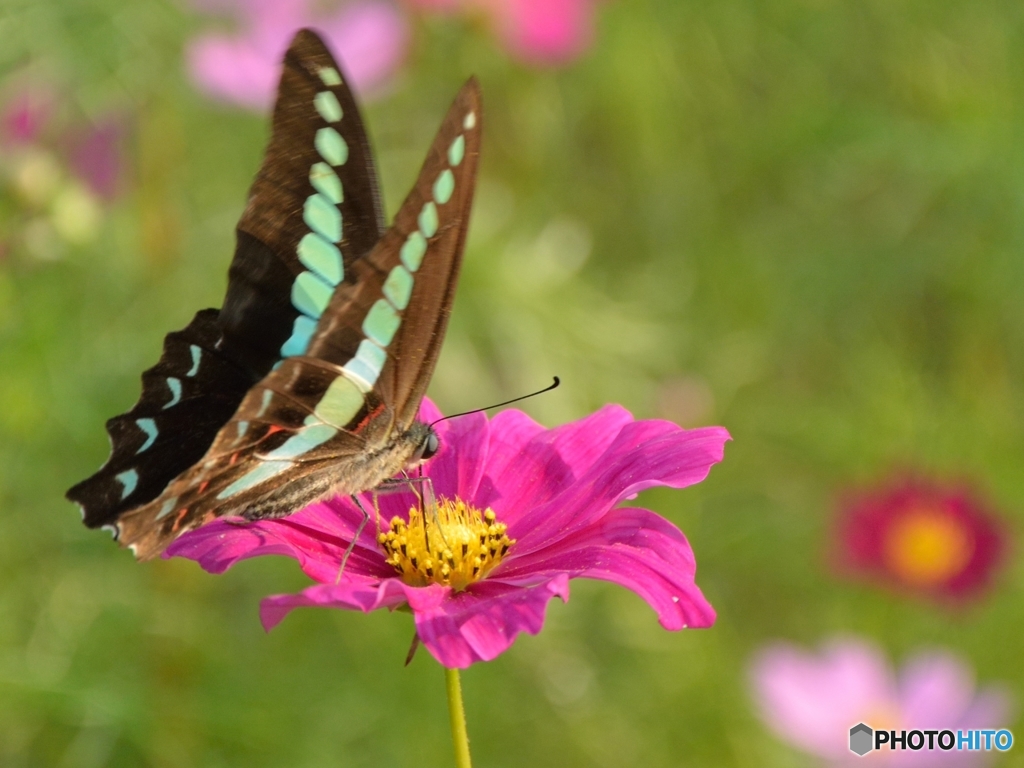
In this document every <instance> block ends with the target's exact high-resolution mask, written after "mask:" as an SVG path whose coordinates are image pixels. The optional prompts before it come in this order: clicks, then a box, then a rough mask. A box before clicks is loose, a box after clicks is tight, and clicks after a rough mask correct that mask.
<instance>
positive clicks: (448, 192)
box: [434, 168, 455, 205]
mask: <svg viewBox="0 0 1024 768" xmlns="http://www.w3.org/2000/svg"><path fill="white" fill-rule="evenodd" d="M454 191H455V176H454V175H453V174H452V172H451V171H450V170H448V169H447V168H445V169H444V170H443V171H441V175H440V176H438V177H437V181H435V182H434V199H435V200H436V201H437V202H438V204H439V205H444V204H445V203H447V202H448V201H449V200H451V199H452V192H454Z"/></svg>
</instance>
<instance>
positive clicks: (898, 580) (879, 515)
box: [837, 477, 1008, 601]
mask: <svg viewBox="0 0 1024 768" xmlns="http://www.w3.org/2000/svg"><path fill="white" fill-rule="evenodd" d="M837 531H838V536H837V544H838V546H839V548H840V552H839V560H840V562H841V564H842V566H843V567H844V568H845V569H846V570H847V571H849V572H851V573H855V574H860V575H864V576H868V577H871V578H874V579H876V580H878V581H880V582H882V583H884V584H887V585H889V586H892V587H895V588H898V589H902V590H905V591H908V592H913V593H917V594H921V595H925V596H928V597H933V598H937V599H945V600H960V601H962V600H965V599H967V598H970V597H975V596H977V595H979V594H980V593H982V592H983V591H984V590H985V589H986V588H987V587H988V586H989V585H990V584H991V581H992V577H993V575H994V573H995V571H996V569H997V568H998V567H999V565H1000V564H1001V563H1002V562H1003V560H1004V559H1005V554H1006V551H1007V549H1008V546H1007V545H1008V542H1007V538H1006V534H1005V533H1004V529H1003V526H1002V525H1001V523H1000V521H999V520H998V518H996V517H995V516H994V515H993V514H992V513H991V512H990V511H989V510H988V509H987V507H986V505H985V504H984V503H983V502H982V501H981V500H980V499H979V498H978V497H977V495H976V494H974V493H972V492H971V491H970V490H968V489H967V488H964V487H945V486H943V485H941V484H939V483H937V482H934V481H931V480H927V479H923V478H914V477H905V478H897V479H895V480H892V481H890V482H888V483H886V484H883V485H882V486H880V487H878V488H875V489H873V490H871V491H868V492H865V493H862V494H859V495H857V496H854V497H851V498H850V499H848V500H847V502H846V503H845V504H844V505H843V509H842V513H841V516H840V520H839V525H838V528H837Z"/></svg>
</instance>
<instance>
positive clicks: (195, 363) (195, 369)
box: [185, 344, 203, 377]
mask: <svg viewBox="0 0 1024 768" xmlns="http://www.w3.org/2000/svg"><path fill="white" fill-rule="evenodd" d="M188 351H189V352H191V353H192V367H191V368H189V370H188V373H186V374H185V375H186V376H189V377H192V376H195V375H196V374H197V373H199V360H200V358H201V357H202V356H203V350H201V349H200V348H199V347H197V346H196V345H195V344H189V345H188Z"/></svg>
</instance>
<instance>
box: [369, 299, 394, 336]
mask: <svg viewBox="0 0 1024 768" xmlns="http://www.w3.org/2000/svg"><path fill="white" fill-rule="evenodd" d="M400 322H401V318H400V317H399V316H398V313H397V312H395V308H394V307H392V306H391V305H390V304H388V302H387V300H385V299H377V301H375V302H374V304H373V306H372V307H370V311H369V312H367V313H366V319H365V320H363V333H364V334H366V338H368V339H370V340H371V341H373V342H374V343H375V344H377V346H379V347H386V346H387V345H388V344H390V343H391V339H392V338H394V335H395V331H397V330H398V324H399V323H400Z"/></svg>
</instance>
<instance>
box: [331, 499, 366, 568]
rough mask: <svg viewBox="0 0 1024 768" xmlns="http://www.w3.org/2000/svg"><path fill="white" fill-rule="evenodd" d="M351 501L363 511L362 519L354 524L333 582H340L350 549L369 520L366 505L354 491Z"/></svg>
mask: <svg viewBox="0 0 1024 768" xmlns="http://www.w3.org/2000/svg"><path fill="white" fill-rule="evenodd" d="M351 499H352V501H353V502H354V503H355V505H356V506H357V507H359V511H360V512H362V513H363V519H362V520H360V521H359V525H358V526H356V532H355V534H353V536H352V541H350V542H349V544H348V547H347V548H346V549H345V554H344V555H342V556H341V567H340V568H339V569H338V578H336V579H335V580H334V583H335V584H340V583H341V576H342V574H343V573H345V564H346V563H348V558H349V556H350V555H351V554H352V550H354V549H355V548H356V542H357V541H359V537H360V536H362V535H363V530H364V529H365V528H366V524H367V523H368V522H370V513H369V512H367V511H366V507H364V506H363V502H362V501H361V500H360V498H359V497H358V496H356V495H355V494H354V493H353V494H352V496H351Z"/></svg>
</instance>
